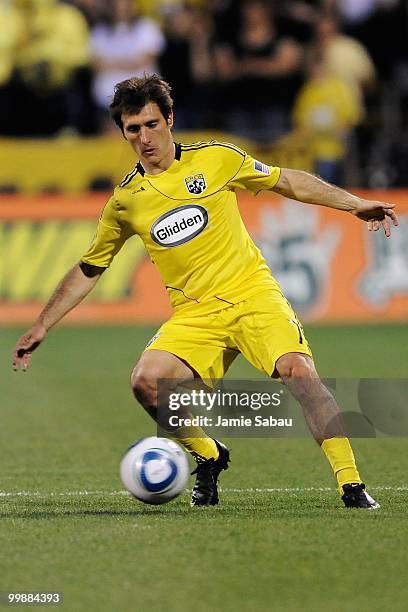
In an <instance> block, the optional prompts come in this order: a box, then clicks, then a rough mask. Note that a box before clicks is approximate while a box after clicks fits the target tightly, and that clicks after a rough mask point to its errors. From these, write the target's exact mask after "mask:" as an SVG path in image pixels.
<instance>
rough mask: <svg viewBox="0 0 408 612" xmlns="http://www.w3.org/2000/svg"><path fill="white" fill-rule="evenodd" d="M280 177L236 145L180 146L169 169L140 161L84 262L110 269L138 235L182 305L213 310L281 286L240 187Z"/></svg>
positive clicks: (270, 183) (268, 184)
mask: <svg viewBox="0 0 408 612" xmlns="http://www.w3.org/2000/svg"><path fill="white" fill-rule="evenodd" d="M279 176H280V169H279V168H277V167H273V166H267V165H265V164H263V163H262V162H259V161H257V160H255V159H253V158H252V157H251V156H250V155H248V154H247V153H245V152H244V151H242V150H241V149H239V148H238V147H236V146H235V145H233V144H229V143H224V142H216V141H211V142H202V143H196V144H190V145H184V144H176V145H175V159H174V160H173V162H172V164H171V165H170V167H169V168H168V169H167V170H165V171H164V172H162V173H160V174H155V175H149V174H147V173H146V172H145V171H144V169H143V167H142V165H141V164H140V162H138V163H137V165H136V167H135V169H134V170H133V171H132V172H130V173H129V174H128V175H127V176H126V177H125V178H124V180H123V181H122V183H121V184H120V185H119V186H117V187H116V188H115V190H114V192H113V195H112V196H111V198H110V199H109V200H108V202H107V204H106V206H105V208H104V209H103V211H102V214H101V217H100V219H99V224H98V227H97V231H96V234H95V237H94V239H93V241H92V243H91V246H90V248H89V250H88V251H87V252H86V253H85V255H84V256H83V257H82V261H83V262H85V263H88V264H92V265H94V266H100V267H105V268H106V267H109V265H110V263H111V261H112V259H113V258H114V256H115V255H116V254H117V253H118V251H119V250H120V248H121V247H122V246H123V244H124V243H125V241H126V240H127V239H129V238H130V237H131V236H133V235H136V234H137V235H139V236H140V237H141V239H142V240H143V242H144V245H145V247H146V249H147V252H148V254H149V256H150V258H151V260H152V262H153V263H154V264H155V265H156V267H157V268H158V270H159V273H160V275H161V278H162V280H163V282H164V284H165V286H166V289H167V291H168V293H169V297H170V301H171V304H172V306H173V307H174V308H175V309H177V310H180V309H191V308H193V309H194V311H195V312H197V311H199V312H205V311H206V312H211V311H216V310H220V309H223V308H225V307H226V305H227V304H229V303H231V304H235V303H238V302H240V301H242V300H245V299H246V298H249V297H250V296H252V295H255V294H256V293H258V292H259V291H261V290H264V289H267V288H269V287H273V288H277V287H278V285H277V282H276V281H275V279H274V278H273V277H272V274H271V272H270V270H269V268H268V266H267V264H266V262H265V259H264V258H263V256H262V254H261V252H260V250H259V249H258V248H257V247H256V246H255V244H254V242H253V240H252V239H251V237H250V236H249V234H248V232H247V230H246V228H245V226H244V223H243V221H242V219H241V215H240V213H239V210H238V205H237V198H236V194H235V191H236V190H237V189H246V190H249V191H251V192H252V193H253V194H257V193H258V192H259V191H261V190H263V189H271V188H273V187H274V186H275V185H276V183H277V182H278V179H279Z"/></svg>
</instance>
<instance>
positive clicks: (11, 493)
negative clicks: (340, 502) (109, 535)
mask: <svg viewBox="0 0 408 612" xmlns="http://www.w3.org/2000/svg"><path fill="white" fill-rule="evenodd" d="M187 490H188V489H186V491H187ZM220 491H222V492H223V493H289V494H295V493H309V492H319V493H333V492H334V491H335V489H334V488H330V487H276V488H260V487H259V488H258V487H253V488H252V487H251V488H247V489H246V488H225V489H224V488H223V489H221V488H220ZM370 491H408V485H400V486H378V487H370ZM127 496H130V493H128V491H126V490H125V489H123V490H120V491H87V490H84V491H0V497H39V498H46V497H127Z"/></svg>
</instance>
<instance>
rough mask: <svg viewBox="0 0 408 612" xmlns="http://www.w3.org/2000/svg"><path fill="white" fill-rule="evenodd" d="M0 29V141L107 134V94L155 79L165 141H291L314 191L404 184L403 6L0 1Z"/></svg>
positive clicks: (407, 49) (387, 0) (326, 0)
mask: <svg viewBox="0 0 408 612" xmlns="http://www.w3.org/2000/svg"><path fill="white" fill-rule="evenodd" d="M0 24H1V36H0V136H2V137H13V138H15V137H17V138H27V137H28V138H44V137H54V136H61V135H64V134H67V133H71V134H72V133H74V134H77V135H80V136H84V137H88V136H95V135H100V134H106V133H107V132H109V130H112V129H113V128H112V122H111V121H110V120H109V113H108V107H109V104H110V101H111V97H112V93H113V86H114V84H115V83H117V82H118V81H121V80H123V79H125V78H128V77H130V76H132V75H142V74H143V73H144V72H148V73H150V72H158V73H160V74H161V75H163V76H164V77H165V78H166V79H167V80H168V81H169V82H170V84H171V85H172V87H173V96H174V100H175V129H176V130H192V129H194V130H220V131H223V132H228V133H230V134H232V135H236V136H237V137H241V138H245V139H250V140H252V141H254V142H256V143H257V145H258V146H261V147H262V146H264V147H268V146H270V145H271V144H272V143H275V142H278V141H279V140H281V139H285V138H286V139H288V138H289V139H292V140H293V141H294V142H295V141H296V140H299V139H303V140H306V141H307V142H310V146H311V147H313V151H314V157H315V159H316V167H315V171H316V172H317V173H319V174H320V175H321V176H323V177H324V178H325V179H326V180H329V181H332V182H335V183H338V184H344V182H345V172H346V171H347V173H348V174H347V179H348V180H346V182H348V183H350V177H353V172H354V182H355V183H357V184H358V185H359V186H369V187H390V186H399V185H406V184H407V181H406V176H405V175H406V172H405V170H404V168H406V167H407V166H408V138H407V132H408V104H407V98H408V38H407V25H408V9H407V3H406V2H405V0H299V1H297V0H275V1H273V0H269V1H263V0H240V1H239V0H208V1H204V0H201V1H200V0H195V1H193V0H191V1H190V2H180V1H177V0H162V1H160V0H150V1H147V0H145V1H142V0H140V1H137V0H0ZM345 160H347V164H348V168H345V164H344V162H345Z"/></svg>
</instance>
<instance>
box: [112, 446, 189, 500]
mask: <svg viewBox="0 0 408 612" xmlns="http://www.w3.org/2000/svg"><path fill="white" fill-rule="evenodd" d="M188 476H189V466H188V461H187V457H186V454H185V453H184V451H183V450H182V449H181V448H180V446H179V445H178V444H176V442H173V441H172V440H168V439H167V438H156V437H150V438H142V439H141V440H139V441H138V442H136V443H135V444H133V445H132V446H131V447H130V448H129V449H128V450H127V451H126V453H125V455H124V457H123V459H122V461H121V464H120V477H121V479H122V482H123V484H124V485H125V487H126V489H127V490H128V491H130V493H132V495H134V497H136V498H137V499H138V500H140V501H142V502H144V503H146V504H165V503H167V502H169V501H170V500H172V499H174V498H175V497H177V495H179V494H180V493H181V491H182V490H183V489H185V487H186V485H187V481H188Z"/></svg>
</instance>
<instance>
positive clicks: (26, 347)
mask: <svg viewBox="0 0 408 612" xmlns="http://www.w3.org/2000/svg"><path fill="white" fill-rule="evenodd" d="M46 335H47V330H46V328H45V327H44V325H42V324H41V323H36V324H35V325H34V326H33V327H32V328H31V329H29V330H28V332H26V333H25V334H24V335H23V336H21V338H20V339H19V341H18V342H17V344H16V347H15V349H14V353H13V370H14V371H17V370H22V371H23V372H25V371H26V370H27V369H28V367H29V365H30V361H31V354H32V352H33V351H35V349H36V348H37V347H38V346H39V345H40V344H41V342H42V341H43V340H44V338H45V336H46Z"/></svg>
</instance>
